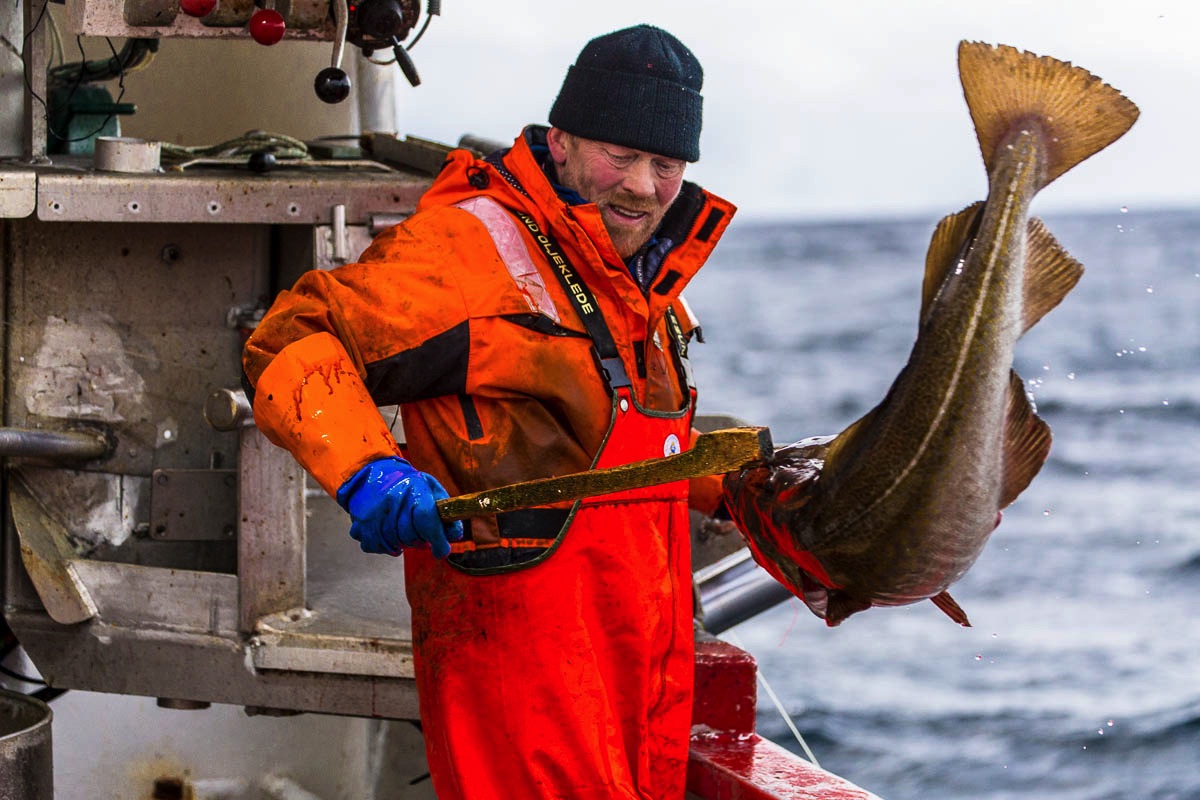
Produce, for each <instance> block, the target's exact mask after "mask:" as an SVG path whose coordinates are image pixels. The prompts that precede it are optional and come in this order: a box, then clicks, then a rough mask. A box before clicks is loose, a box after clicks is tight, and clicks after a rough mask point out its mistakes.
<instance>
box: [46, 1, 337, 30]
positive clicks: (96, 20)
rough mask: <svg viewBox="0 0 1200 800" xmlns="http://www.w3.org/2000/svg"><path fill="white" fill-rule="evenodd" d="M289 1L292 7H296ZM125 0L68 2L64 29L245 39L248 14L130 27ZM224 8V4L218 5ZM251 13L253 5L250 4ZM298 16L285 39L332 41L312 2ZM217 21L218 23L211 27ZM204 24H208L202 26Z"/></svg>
mask: <svg viewBox="0 0 1200 800" xmlns="http://www.w3.org/2000/svg"><path fill="white" fill-rule="evenodd" d="M296 4H297V0H293V2H292V5H296ZM124 5H125V0H68V2H67V27H68V28H69V29H70V31H71V32H72V33H75V34H83V35H86V36H122V37H124V36H143V37H171V38H223V39H234V38H237V39H245V38H247V33H246V29H245V27H244V24H245V22H246V21H247V20H248V19H249V17H250V14H249V12H246V13H244V14H236V13H235V14H229V15H219V14H218V15H215V16H214V15H213V14H210V15H209V17H213V19H211V20H210V19H209V18H208V17H205V18H204V19H203V20H200V19H196V18H195V17H189V16H188V15H187V14H178V15H176V16H175V17H174V18H173V19H171V20H170V21H169V22H168V21H166V20H164V24H162V25H132V24H130V23H129V22H128V21H126V18H125V13H124ZM222 5H226V3H222ZM233 5H235V6H237V7H238V8H242V7H244V6H245V5H246V2H245V0H239V1H238V2H237V3H234V4H233ZM249 5H250V8H251V10H253V3H250V4H249ZM299 5H300V6H301V8H300V9H298V12H299V13H294V19H295V22H296V24H295V25H293V24H291V23H290V22H289V26H288V28H289V29H288V38H289V39H291V40H328V39H331V38H333V25H332V23H329V22H326V21H323V20H322V22H324V24H319V25H318V26H317V27H310V26H311V25H313V24H314V10H313V9H312V8H311V7H312V6H313V5H314V0H305V2H302V3H299ZM214 21H215V22H219V23H221V24H219V25H218V24H213V23H214ZM206 23H208V24H206Z"/></svg>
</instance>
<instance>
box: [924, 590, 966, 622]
mask: <svg viewBox="0 0 1200 800" xmlns="http://www.w3.org/2000/svg"><path fill="white" fill-rule="evenodd" d="M929 599H930V601H931V602H932V603H933V604H934V605H935V606H937V607H938V608H940V609H941V610H942V611H943V612H944V613H945V614H946V616H947V617H949V618H950V619H952V620H954V621H955V622H957V623H958V624H959V625H962V626H963V627H964V628H969V627H971V620H969V619H967V612H965V611H963V610H962V606H960V605H959V604H958V603H956V602H954V598H953V597H951V596H950V593H949V592H942V593H941V594H939V595H935V596H933V597H931V598H929Z"/></svg>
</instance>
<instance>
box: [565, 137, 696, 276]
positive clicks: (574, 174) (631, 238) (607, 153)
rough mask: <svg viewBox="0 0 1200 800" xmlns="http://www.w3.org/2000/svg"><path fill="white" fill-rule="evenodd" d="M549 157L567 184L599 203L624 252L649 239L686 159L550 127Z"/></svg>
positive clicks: (671, 197)
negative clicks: (585, 137) (579, 135)
mask: <svg viewBox="0 0 1200 800" xmlns="http://www.w3.org/2000/svg"><path fill="white" fill-rule="evenodd" d="M546 141H547V144H549V145H550V157H551V158H552V159H553V160H554V164H555V167H556V168H557V169H558V178H559V180H560V181H561V182H562V185H563V186H566V187H567V188H568V189H574V190H575V191H576V192H579V194H580V196H582V197H583V198H584V199H585V200H587V201H588V202H590V203H595V204H596V207H597V208H599V210H600V217H601V219H603V220H604V226H605V227H606V228H607V229H608V235H609V237H610V238H611V239H612V242H613V244H614V245H615V246H616V248H617V253H618V255H620V256H621V258H629V257H630V256H631V255H633V254H634V253H636V252H637V251H638V248H640V247H641V246H642V245H643V244H645V243H646V242H647V241H649V239H650V237H651V235H653V233H654V231H655V230H657V229H658V226H659V223H661V222H662V219H663V216H664V215H665V214H666V213H667V209H668V208H670V207H671V203H673V202H675V198H676V197H677V196H678V195H679V187H680V185H681V184H682V183H683V171H684V168H685V167H686V166H687V162H685V161H682V160H680V159H677V158H667V157H666V156H658V155H654V154H653V153H647V152H645V151H644V150H634V149H633V148H632V147H622V146H620V145H615V144H609V143H607V142H598V141H596V140H594V139H583V138H580V137H578V136H572V135H571V134H569V133H567V132H565V131H562V130H559V129H558V128H551V129H550V131H549V133H548V134H547V137H546Z"/></svg>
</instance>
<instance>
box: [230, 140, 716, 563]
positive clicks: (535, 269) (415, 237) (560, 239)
mask: <svg viewBox="0 0 1200 800" xmlns="http://www.w3.org/2000/svg"><path fill="white" fill-rule="evenodd" d="M544 136H545V129H544V128H540V127H536V126H534V127H530V128H528V129H526V131H525V132H524V133H523V134H522V136H521V137H519V138H518V139H517V140H516V142H515V143H514V146H513V147H512V148H511V150H509V151H507V153H505V154H504V155H503V161H502V163H501V162H500V161H499V160H497V159H493V161H495V162H496V163H495V164H493V163H490V162H489V161H485V160H482V159H477V158H475V157H474V156H473V155H472V154H471V153H469V152H468V151H465V150H457V151H454V152H453V153H451V154H450V156H449V157H448V159H447V161H446V163H445V165H444V167H443V169H442V171H441V174H440V175H439V176H438V178H437V179H436V181H435V182H434V184H433V185H432V187H431V188H430V189H429V190H428V191H427V192H426V194H425V195H424V197H423V198H422V200H421V202H420V204H419V206H418V209H417V212H416V213H415V214H414V215H413V216H411V217H410V218H408V219H407V220H405V221H404V222H403V223H401V224H400V225H397V226H396V227H394V228H391V229H390V230H388V231H385V232H384V233H382V234H380V235H379V236H378V237H377V238H376V239H375V241H374V242H373V243H372V244H371V246H370V247H369V248H368V249H367V250H366V251H365V252H364V253H363V254H362V256H361V258H360V260H359V262H358V263H355V264H349V265H346V266H343V267H339V268H337V269H334V270H330V271H316V270H314V271H311V272H308V273H306V274H305V275H303V276H302V277H301V279H300V280H299V281H298V282H297V283H296V285H295V286H294V287H293V288H292V289H291V290H290V291H285V292H282V293H281V294H280V295H279V296H278V298H277V299H276V301H275V303H274V305H273V306H272V307H271V309H270V310H269V311H268V313H267V315H266V316H265V317H264V319H263V320H262V322H261V324H260V325H259V326H258V328H257V329H256V330H255V331H254V333H253V335H252V336H251V337H250V339H249V341H248V343H247V345H246V349H245V358H244V366H245V371H246V375H247V377H248V378H249V380H250V382H251V384H252V385H253V386H254V387H255V390H256V391H255V397H254V417H255V422H256V424H257V425H258V427H259V428H261V429H262V430H263V431H264V433H266V435H267V436H268V438H270V439H271V440H272V441H273V442H275V443H276V444H278V445H280V446H283V447H285V448H287V449H288V450H290V451H291V452H292V453H293V454H294V455H295V457H296V458H297V460H298V461H299V462H300V463H301V464H302V465H303V466H304V467H305V468H306V469H307V470H308V471H309V472H310V473H311V474H312V475H313V476H314V477H315V478H316V480H317V481H318V482H319V483H320V484H321V486H322V487H324V488H325V490H326V491H328V492H329V493H331V494H334V493H336V491H337V489H338V487H340V486H341V484H342V483H343V482H344V481H345V480H346V479H348V478H349V477H350V476H351V475H353V474H354V473H355V472H356V471H357V470H358V469H359V468H360V467H362V466H363V465H364V464H366V463H367V462H369V461H371V460H373V459H375V458H378V457H380V456H385V455H393V454H397V453H399V452H400V451H399V448H398V447H397V444H396V442H395V441H394V439H393V437H392V436H391V434H390V432H389V430H388V425H387V424H386V423H385V422H384V420H383V419H382V418H381V417H380V415H379V414H378V413H377V412H376V410H375V407H376V406H379V405H391V404H399V405H400V406H401V413H402V417H403V422H404V432H405V435H406V438H407V452H406V453H405V455H406V456H407V457H408V458H409V459H410V460H411V461H412V462H413V463H414V464H415V465H416V466H417V467H418V468H420V469H422V470H424V471H426V472H429V473H431V474H432V475H433V476H435V477H436V478H437V479H438V480H439V481H441V482H442V484H443V485H444V486H445V487H446V489H447V490H448V491H449V492H450V494H452V495H454V494H460V493H464V492H472V491H477V490H481V489H485V488H491V487H494V486H499V485H504V484H507V483H513V482H517V481H522V480H529V479H531V478H537V477H544V476H550V475H559V474H564V473H569V472H577V471H582V470H585V469H588V468H589V467H590V466H592V465H593V461H594V458H595V456H596V454H597V453H598V452H599V450H600V447H601V445H602V444H603V441H604V437H605V434H606V432H607V431H608V429H609V425H610V421H611V418H612V414H613V403H612V396H611V393H610V390H609V388H608V386H606V383H605V380H604V378H603V376H602V373H601V371H600V369H599V368H598V366H597V360H596V357H595V355H594V348H593V344H592V341H591V339H590V338H589V336H588V334H587V332H586V329H585V327H584V325H583V323H582V322H581V319H580V313H579V311H577V310H576V308H575V307H574V306H573V305H572V301H571V299H570V298H569V296H568V294H567V290H566V289H565V288H564V287H563V285H562V284H560V281H559V278H558V277H557V276H556V275H555V273H554V272H553V271H552V270H553V267H552V261H551V260H548V259H547V257H546V255H545V254H544V253H543V250H542V248H541V247H539V244H538V242H537V241H536V239H535V237H534V235H533V234H531V233H530V230H529V229H528V227H527V226H526V225H524V224H521V223H520V222H519V221H518V219H517V217H516V216H514V215H513V213H511V212H520V213H523V214H526V215H528V216H529V217H530V218H532V220H533V221H535V223H536V227H539V228H540V229H542V230H543V231H546V232H547V233H548V234H549V235H550V237H551V238H552V239H553V240H554V241H555V242H556V243H557V244H558V245H559V246H560V247H561V249H562V250H563V252H564V255H565V256H566V261H567V262H569V265H570V268H571V269H573V270H574V271H575V272H576V273H577V274H578V277H579V278H581V279H582V280H581V281H580V283H581V285H582V286H584V287H586V290H587V291H588V292H590V294H591V295H592V301H593V302H594V303H596V304H597V306H598V307H599V309H600V310H601V311H602V313H603V316H604V319H605V320H606V321H607V324H608V327H609V329H610V331H611V334H612V337H613V340H614V342H615V344H616V347H617V350H618V353H619V356H620V359H621V361H622V362H623V366H624V371H625V372H626V373H627V375H628V376H629V378H630V380H631V382H632V393H633V397H634V401H635V402H636V403H637V404H638V406H639V407H641V408H642V409H644V410H646V411H648V412H650V413H652V414H653V413H655V412H678V411H679V410H680V409H682V408H684V407H685V406H686V405H687V404H688V403H689V402H690V397H689V392H688V388H687V387H686V386H685V385H683V379H682V377H681V370H680V366H679V361H678V359H677V358H676V357H675V355H674V353H673V352H672V350H673V346H672V343H673V341H674V340H673V338H672V331H671V330H669V325H668V319H669V316H670V315H668V314H667V311H668V308H670V309H672V310H673V312H674V317H675V318H677V319H678V321H679V325H680V327H681V328H682V333H683V338H685V339H686V338H690V336H691V335H692V334H693V332H694V330H695V328H696V322H695V320H694V318H693V317H692V315H691V314H690V312H689V310H688V309H687V306H686V304H685V303H683V301H682V299H681V298H680V296H679V293H680V291H681V290H682V289H683V287H684V286H685V285H686V284H687V283H688V281H689V280H690V279H691V277H692V276H693V275H694V274H695V273H696V271H697V270H698V269H699V268H700V266H701V265H702V264H703V263H704V261H705V260H706V258H707V257H708V255H709V253H710V252H711V251H712V248H713V246H714V245H715V244H716V242H717V239H718V238H719V237H720V236H721V234H722V233H723V232H724V230H725V228H726V226H727V225H728V223H729V220H730V218H731V217H732V215H733V211H734V208H733V206H732V205H731V204H729V203H728V202H726V201H724V200H722V199H720V198H718V197H716V196H714V195H711V194H709V193H708V192H706V191H704V190H702V189H700V188H699V187H697V186H695V185H694V184H690V183H685V184H684V187H683V189H682V190H681V193H680V196H679V198H678V199H677V201H676V202H675V204H674V205H673V206H672V209H671V210H670V211H669V212H668V214H667V217H666V218H665V219H664V222H663V227H662V228H661V229H660V231H661V234H660V235H667V234H669V235H670V236H671V237H672V238H673V240H674V241H676V242H677V244H676V245H675V246H674V248H673V249H672V250H671V251H670V252H669V253H668V254H667V256H666V258H665V259H664V260H663V263H662V267H661V269H660V270H659V273H658V275H657V277H656V279H655V281H654V283H653V284H652V285H651V287H650V289H649V291H648V292H647V293H645V294H643V292H642V291H641V289H639V287H638V286H637V285H636V283H635V282H634V280H633V278H632V277H631V276H630V274H629V270H628V268H627V267H626V265H625V264H624V263H623V261H622V259H621V258H620V257H619V256H618V255H617V253H616V251H615V249H614V247H613V245H612V242H611V241H610V239H609V237H608V234H607V232H606V231H605V228H604V224H603V222H602V220H601V218H600V214H599V211H598V210H597V209H596V207H595V205H593V204H583V205H576V206H570V205H567V204H565V203H564V202H563V201H562V200H560V199H559V197H558V196H557V194H556V193H555V190H554V188H553V187H552V186H551V184H550V182H549V181H548V180H547V178H546V176H545V174H544V173H543V171H542V168H541V166H540V165H539V164H538V163H537V161H536V159H535V157H534V154H533V152H532V151H531V149H530V143H531V142H540V141H544ZM504 172H506V173H508V179H506V177H505V175H504V174H502V173H504ZM510 179H511V180H510ZM514 184H517V185H514ZM568 283H570V282H568ZM713 488H714V487H710V486H705V490H706V491H705V492H704V494H705V500H704V502H703V504H702V505H707V506H708V507H707V508H702V509H701V510H705V511H711V510H712V509H713V508H714V507H715V503H716V498H717V494H716V492H715V491H709V490H712V489H713ZM471 535H472V537H473V538H474V539H475V540H476V541H486V540H488V539H489V537H491V538H492V539H494V538H496V536H497V534H496V531H495V522H494V520H493V521H492V522H491V525H490V528H489V525H488V524H486V523H485V524H480V523H479V522H478V521H476V522H475V524H474V525H473V527H472V534H471Z"/></svg>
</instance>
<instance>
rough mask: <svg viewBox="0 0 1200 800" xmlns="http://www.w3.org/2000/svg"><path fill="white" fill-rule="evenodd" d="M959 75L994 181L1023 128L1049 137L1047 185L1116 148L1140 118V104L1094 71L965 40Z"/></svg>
mask: <svg viewBox="0 0 1200 800" xmlns="http://www.w3.org/2000/svg"><path fill="white" fill-rule="evenodd" d="M958 72H959V77H960V79H961V80H962V87H963V94H964V95H965V97H966V100H967V106H968V108H970V110H971V119H972V120H973V121H974V122H975V133H976V135H977V136H978V137H979V149H980V151H981V152H982V153H983V161H984V163H985V164H986V165H987V170H988V174H989V175H991V174H992V167H993V166H994V162H996V161H997V155H998V149H999V148H1000V146H1001V145H1002V143H1003V142H1004V140H1005V138H1006V137H1007V136H1008V134H1009V132H1010V131H1011V130H1012V129H1013V128H1014V127H1015V126H1017V125H1027V124H1031V122H1037V123H1038V124H1040V125H1041V126H1042V128H1043V129H1044V131H1045V134H1046V135H1045V137H1044V138H1045V142H1046V146H1047V149H1048V156H1049V163H1048V164H1047V166H1046V175H1045V177H1044V178H1043V180H1042V183H1041V186H1045V185H1046V184H1048V183H1050V182H1051V181H1053V180H1054V179H1055V178H1057V177H1058V176H1059V175H1062V174H1063V173H1064V172H1066V171H1067V170H1069V169H1070V168H1071V167H1073V166H1075V165H1076V164H1078V163H1079V162H1080V161H1083V160H1084V159H1085V158H1087V157H1088V156H1091V155H1093V154H1095V153H1097V152H1099V151H1100V150H1103V149H1104V148H1105V147H1107V146H1108V145H1110V144H1112V143H1113V142H1114V141H1116V140H1117V139H1118V138H1120V136H1121V135H1122V134H1123V133H1125V131H1127V130H1129V128H1130V126H1131V125H1133V123H1134V121H1135V120H1137V117H1138V108H1137V106H1135V105H1134V104H1133V103H1132V102H1131V101H1130V100H1129V99H1128V98H1126V97H1125V96H1124V95H1123V94H1121V93H1120V92H1119V91H1117V90H1116V89H1114V88H1113V87H1111V86H1109V85H1108V84H1107V83H1104V81H1102V80H1100V79H1099V78H1097V77H1096V76H1095V75H1093V74H1091V73H1090V72H1088V71H1087V70H1085V69H1082V68H1081V67H1075V66H1072V65H1071V63H1070V62H1067V61H1059V60H1058V59H1056V58H1050V57H1049V56H1037V55H1034V54H1033V53H1027V52H1023V51H1021V50H1017V49H1016V48H1014V47H1008V46H1006V45H999V46H993V45H990V44H985V43H983V42H961V43H960V44H959V46H958ZM1039 188H1041V187H1039Z"/></svg>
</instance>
